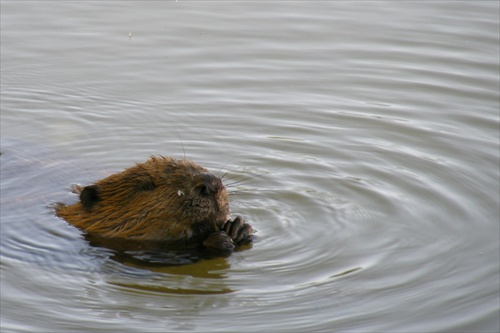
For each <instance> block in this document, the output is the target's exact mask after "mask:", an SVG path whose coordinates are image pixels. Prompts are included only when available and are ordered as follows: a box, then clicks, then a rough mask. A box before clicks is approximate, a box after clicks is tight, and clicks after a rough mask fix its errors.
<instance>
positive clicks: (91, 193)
mask: <svg viewBox="0 0 500 333" xmlns="http://www.w3.org/2000/svg"><path fill="white" fill-rule="evenodd" d="M100 200H101V196H100V191H99V187H97V185H90V186H85V187H84V188H83V190H82V193H80V202H81V203H82V206H83V208H85V209H90V208H92V206H94V204H96V203H97V202H98V201H100Z"/></svg>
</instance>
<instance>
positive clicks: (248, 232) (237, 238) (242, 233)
mask: <svg viewBox="0 0 500 333" xmlns="http://www.w3.org/2000/svg"><path fill="white" fill-rule="evenodd" d="M222 230H224V231H225V233H226V234H227V235H228V236H229V237H230V238H231V239H232V240H233V242H234V243H235V244H237V245H240V244H245V243H249V242H251V241H252V234H253V233H254V230H253V228H252V226H251V225H250V224H247V223H245V220H243V218H242V217H241V216H236V218H235V219H234V220H233V221H231V220H228V221H227V222H226V223H225V224H224V226H223V227H222Z"/></svg>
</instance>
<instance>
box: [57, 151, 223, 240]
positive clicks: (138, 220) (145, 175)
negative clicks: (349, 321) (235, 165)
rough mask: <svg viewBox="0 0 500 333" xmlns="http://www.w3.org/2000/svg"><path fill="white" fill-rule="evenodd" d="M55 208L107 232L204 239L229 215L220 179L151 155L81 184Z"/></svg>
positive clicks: (83, 224) (88, 227) (107, 234)
mask: <svg viewBox="0 0 500 333" xmlns="http://www.w3.org/2000/svg"><path fill="white" fill-rule="evenodd" d="M56 214H57V215H58V216H59V217H61V218H63V219H65V220H66V221H68V222H69V223H71V224H73V225H75V226H76V227H78V228H80V229H82V230H85V231H87V232H88V233H90V234H98V235H100V236H103V237H110V238H121V239H131V240H138V241H178V240H182V241H191V240H193V241H194V240H203V239H204V238H206V237H207V236H208V235H209V234H211V233H213V232H214V231H217V230H219V229H220V228H222V227H223V225H224V224H225V223H226V221H227V220H228V218H229V214H230V211H229V202H228V194H227V192H226V189H225V187H224V185H223V184H222V181H221V180H220V179H219V178H217V177H215V176H214V175H212V174H210V173H208V171H207V170H206V169H205V168H203V167H201V166H199V165H198V164H196V163H194V162H192V161H189V160H177V159H174V158H170V157H163V156H160V157H151V158H150V159H149V160H148V161H146V162H144V163H139V164H136V165H135V166H133V167H131V168H129V169H126V170H124V171H122V172H120V173H116V174H113V175H111V176H109V177H107V178H105V179H103V180H100V181H98V182H96V183H95V184H94V185H91V186H87V187H85V188H83V189H81V193H80V201H79V202H78V203H76V204H73V205H69V206H67V205H60V206H59V207H58V208H57V209H56Z"/></svg>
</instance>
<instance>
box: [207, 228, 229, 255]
mask: <svg viewBox="0 0 500 333" xmlns="http://www.w3.org/2000/svg"><path fill="white" fill-rule="evenodd" d="M203 246H204V247H206V248H209V249H212V250H215V251H222V252H230V251H232V250H234V248H235V247H236V246H235V245H234V242H233V240H232V239H231V238H230V237H229V236H228V235H227V234H226V233H225V232H224V231H217V232H214V233H212V234H210V236H208V238H207V239H205V240H204V241H203Z"/></svg>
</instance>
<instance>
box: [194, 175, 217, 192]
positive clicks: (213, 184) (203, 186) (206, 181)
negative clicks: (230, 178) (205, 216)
mask: <svg viewBox="0 0 500 333" xmlns="http://www.w3.org/2000/svg"><path fill="white" fill-rule="evenodd" d="M196 178H197V179H196V191H197V192H198V194H200V195H204V196H208V195H211V194H213V193H217V192H218V191H220V189H221V188H222V182H221V180H220V179H219V178H217V177H215V176H214V175H212V174H211V173H203V174H200V175H199V176H198V177H196Z"/></svg>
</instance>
